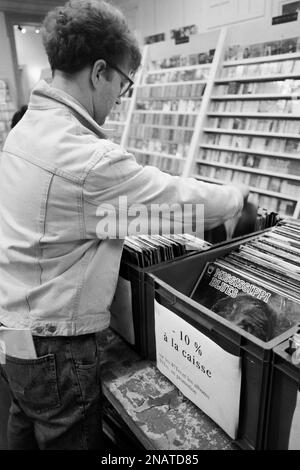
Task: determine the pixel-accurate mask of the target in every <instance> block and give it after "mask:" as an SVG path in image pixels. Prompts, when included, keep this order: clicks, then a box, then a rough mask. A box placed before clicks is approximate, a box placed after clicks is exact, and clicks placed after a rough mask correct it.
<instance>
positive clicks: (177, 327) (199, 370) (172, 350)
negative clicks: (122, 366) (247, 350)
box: [155, 301, 241, 439]
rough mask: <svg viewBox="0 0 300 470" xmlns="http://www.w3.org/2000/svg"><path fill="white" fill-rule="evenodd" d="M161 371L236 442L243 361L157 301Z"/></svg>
mask: <svg viewBox="0 0 300 470" xmlns="http://www.w3.org/2000/svg"><path fill="white" fill-rule="evenodd" d="M155 337H156V357H157V367H158V369H159V370H160V371H161V372H162V373H163V374H164V375H165V376H166V377H168V379H169V380H171V381H172V382H173V383H174V384H175V385H176V386H177V387H178V388H179V390H180V391H181V392H182V393H183V394H184V395H185V396H186V397H187V398H189V399H190V400H191V401H192V402H193V403H194V404H195V405H197V406H198V407H199V408H200V409H201V410H202V411H204V412H205V413H206V414H207V415H208V416H210V417H211V418H212V419H213V420H214V421H215V422H216V423H217V424H219V426H220V427H221V428H223V429H224V431H225V432H226V433H227V434H228V435H229V436H230V437H232V438H233V439H235V438H236V436H237V429H238V423H239V406H240V390H241V358H240V357H238V356H234V355H233V354H230V353H228V352H227V351H225V350H224V349H222V348H221V347H220V346H219V345H217V344H216V343H214V342H213V341H212V340H210V339H209V338H208V337H207V336H205V335H204V334H202V333H201V332H200V331H199V330H197V329H196V328H194V327H193V326H191V325H190V324H189V323H187V322H186V321H184V320H183V319H182V318H180V317H179V316H178V315H176V314H175V313H173V312H172V311H171V310H169V309H167V308H165V307H164V306H162V305H161V304H159V303H158V302H157V301H155Z"/></svg>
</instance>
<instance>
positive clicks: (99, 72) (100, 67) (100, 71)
mask: <svg viewBox="0 0 300 470" xmlns="http://www.w3.org/2000/svg"><path fill="white" fill-rule="evenodd" d="M106 69H107V66H106V62H105V60H103V59H99V60H96V62H95V63H94V65H93V67H92V71H91V80H92V83H93V85H94V87H95V88H96V87H97V86H98V85H99V82H100V81H101V80H102V79H103V78H105V77H104V73H105V71H106Z"/></svg>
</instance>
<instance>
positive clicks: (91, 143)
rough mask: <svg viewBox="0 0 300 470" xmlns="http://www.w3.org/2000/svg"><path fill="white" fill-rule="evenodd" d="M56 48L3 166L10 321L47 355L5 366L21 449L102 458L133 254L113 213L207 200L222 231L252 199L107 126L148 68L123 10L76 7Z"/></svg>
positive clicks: (4, 289)
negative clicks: (117, 309)
mask: <svg viewBox="0 0 300 470" xmlns="http://www.w3.org/2000/svg"><path fill="white" fill-rule="evenodd" d="M43 40H44V45H45V48H46V52H47V54H48V58H49V62H50V65H51V68H52V71H53V81H52V83H51V84H48V83H46V82H45V81H41V82H40V83H39V84H38V85H37V86H36V88H35V89H34V90H33V92H32V95H31V99H30V103H29V106H28V110H27V112H26V114H25V115H24V117H23V119H22V121H20V122H19V123H18V124H17V125H16V127H15V128H14V129H13V130H12V131H11V133H10V135H9V136H8V138H7V141H6V144H5V147H4V153H3V156H2V159H1V169H0V217H1V223H0V230H1V236H0V248H1V251H0V307H1V309H0V322H2V323H3V324H4V325H5V326H7V327H12V328H24V329H26V328H30V330H31V332H32V334H33V338H34V345H35V349H36V354H37V359H19V358H16V357H11V356H9V355H7V356H6V363H5V364H4V365H3V366H2V367H1V366H0V367H1V371H2V375H3V377H4V379H5V380H7V382H8V383H9V387H10V391H11V394H12V400H13V401H12V407H11V410H10V419H9V429H8V439H9V446H10V448H11V449H31V448H39V449H96V448H101V417H100V414H101V396H100V379H99V354H98V351H97V344H96V339H95V333H96V332H99V331H101V330H103V329H104V328H106V327H108V326H109V321H110V316H109V308H110V304H111V301H112V298H113V295H114V291H115V287H116V283H117V279H118V271H119V263H120V257H121V253H122V247H123V240H122V238H116V237H113V236H111V237H109V233H106V232H105V230H102V229H99V215H101V214H102V213H103V210H104V208H109V207H113V208H116V210H118V211H119V212H118V215H119V216H122V215H123V216H124V213H122V208H121V209H120V208H119V209H117V208H118V207H119V205H118V203H119V198H120V197H123V198H124V197H126V201H127V207H128V208H130V206H131V205H132V204H139V205H142V204H143V205H144V207H146V209H147V210H148V209H150V206H151V204H161V203H167V204H173V203H178V204H180V205H181V206H182V205H183V204H185V203H186V204H188V203H189V204H190V203H191V204H196V203H199V204H204V208H205V226H206V228H212V227H215V226H217V225H219V224H221V223H223V222H224V221H225V220H227V219H229V218H232V217H234V216H236V215H237V214H238V213H239V211H240V210H241V209H242V205H243V197H244V196H246V195H247V189H242V190H241V189H238V188H236V187H230V186H227V187H225V186H224V187H221V186H218V185H210V184H207V183H201V182H198V181H196V180H194V179H192V178H186V179H183V178H179V177H173V176H170V175H168V174H165V173H162V172H161V171H159V170H158V169H157V168H154V167H141V166H140V165H138V164H137V163H136V161H135V158H134V157H133V156H132V155H131V154H129V153H127V152H126V151H125V150H124V149H123V148H121V147H120V146H119V145H116V144H114V143H112V142H111V141H110V140H108V139H107V138H106V136H105V134H104V132H103V130H102V129H101V127H100V126H101V125H103V124H104V122H105V118H106V117H107V115H108V114H109V112H110V110H111V109H112V107H113V106H114V104H115V103H120V100H121V97H122V95H124V93H126V92H127V90H128V88H129V87H130V86H131V85H132V84H133V81H132V77H133V74H134V72H135V71H136V70H137V68H138V67H139V64H140V60H141V55H140V51H139V48H138V45H137V42H136V39H135V38H134V36H133V34H132V33H131V32H130V31H129V29H128V26H127V24H126V21H125V19H124V17H123V16H122V14H121V13H120V12H119V11H118V10H117V9H115V8H114V7H112V6H111V5H109V4H107V3H105V2H100V1H96V0H71V1H70V2H69V3H67V4H66V5H65V6H64V7H61V8H56V9H55V10H53V11H51V12H50V13H49V14H48V15H47V17H46V19H45V21H44V33H43ZM126 210H127V209H124V212H126ZM128 212H129V210H128ZM125 215H127V212H126V214H125ZM123 228H124V227H123Z"/></svg>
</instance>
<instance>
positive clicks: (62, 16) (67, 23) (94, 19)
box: [42, 0, 141, 74]
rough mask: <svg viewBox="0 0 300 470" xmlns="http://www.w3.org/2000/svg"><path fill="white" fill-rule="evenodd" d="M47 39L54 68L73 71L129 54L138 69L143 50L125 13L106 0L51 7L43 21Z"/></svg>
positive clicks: (73, 0) (75, 0)
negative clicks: (98, 61)
mask: <svg viewBox="0 0 300 470" xmlns="http://www.w3.org/2000/svg"><path fill="white" fill-rule="evenodd" d="M42 33H43V43H44V47H45V50H46V53H47V55H48V60H49V63H50V66H51V69H52V71H54V70H61V71H63V72H65V73H67V74H73V73H76V72H79V71H80V70H82V69H84V68H85V67H86V66H88V65H92V64H94V62H95V61H96V60H98V59H104V60H105V59H106V60H107V61H109V60H111V61H112V62H114V63H117V64H118V63H120V62H122V60H124V58H127V57H128V58H129V60H130V66H131V69H132V70H133V71H136V70H137V69H138V67H139V65H140V62H141V52H140V49H139V46H138V43H137V40H136V38H135V36H134V34H133V33H132V32H131V31H130V29H129V27H128V24H127V22H126V20H125V17H124V16H123V14H122V13H121V12H120V11H119V10H118V9H117V8H115V7H113V6H112V5H110V4H109V3H107V2H105V1H99V0H70V1H69V2H67V3H66V4H65V5H64V6H62V7H56V8H54V9H53V10H51V11H50V12H49V13H48V14H47V16H46V17H45V19H44V22H43V28H42Z"/></svg>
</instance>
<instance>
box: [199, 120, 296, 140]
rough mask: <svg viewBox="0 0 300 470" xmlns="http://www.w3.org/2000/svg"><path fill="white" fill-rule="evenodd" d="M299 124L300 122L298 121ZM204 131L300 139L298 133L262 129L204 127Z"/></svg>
mask: <svg viewBox="0 0 300 470" xmlns="http://www.w3.org/2000/svg"><path fill="white" fill-rule="evenodd" d="M299 126H300V122H299ZM204 132H206V133H209V132H211V133H213V134H217V133H219V134H233V135H249V136H257V137H268V138H272V137H273V138H285V139H300V134H284V133H279V132H262V131H259V130H257V131H253V130H251V131H250V130H249V131H248V130H246V129H244V130H239V129H225V128H222V129H218V128H215V129H214V128H209V127H206V128H204Z"/></svg>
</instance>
